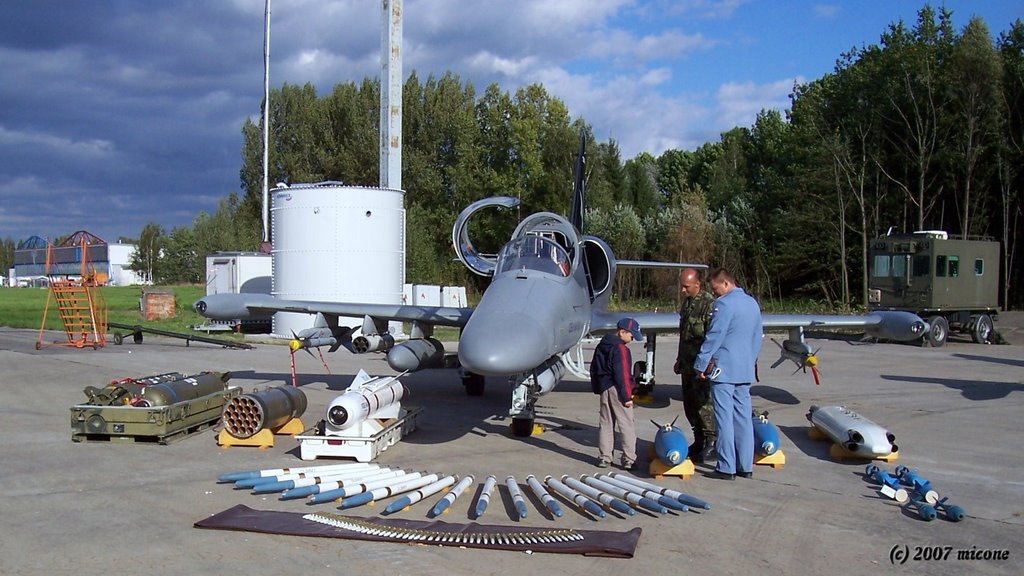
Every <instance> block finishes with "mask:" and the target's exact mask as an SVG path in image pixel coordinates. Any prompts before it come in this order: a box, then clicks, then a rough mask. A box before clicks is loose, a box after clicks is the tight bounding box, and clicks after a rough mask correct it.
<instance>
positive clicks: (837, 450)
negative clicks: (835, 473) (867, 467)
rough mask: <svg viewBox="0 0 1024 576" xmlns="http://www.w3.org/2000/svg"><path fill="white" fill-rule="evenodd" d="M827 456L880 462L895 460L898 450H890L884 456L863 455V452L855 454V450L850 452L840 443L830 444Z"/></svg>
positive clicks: (838, 458)
mask: <svg viewBox="0 0 1024 576" xmlns="http://www.w3.org/2000/svg"><path fill="white" fill-rule="evenodd" d="M828 454H829V456H831V457H832V459H833V460H839V461H843V460H881V461H882V462H895V461H896V460H897V459H899V457H900V455H899V452H890V453H889V454H886V455H884V456H865V455H864V454H857V453H856V452H850V451H849V450H847V449H846V448H843V446H842V445H840V444H832V447H831V448H829V450H828Z"/></svg>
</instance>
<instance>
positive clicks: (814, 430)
mask: <svg viewBox="0 0 1024 576" xmlns="http://www.w3.org/2000/svg"><path fill="white" fill-rule="evenodd" d="M807 436H808V437H809V438H810V439H811V440H828V441H829V442H832V439H831V438H829V437H828V435H826V434H825V433H824V432H822V431H821V430H819V429H818V427H817V426H811V427H810V428H808V429H807ZM828 454H829V456H831V457H832V459H833V460H838V461H843V460H881V461H883V462H895V461H896V460H897V459H899V457H900V455H899V452H892V453H889V454H886V455H885V456H865V455H864V454H857V453H856V452H850V451H849V450H847V449H846V448H844V447H843V446H842V444H836V443H835V442H832V446H831V447H830V448H829V450H828Z"/></svg>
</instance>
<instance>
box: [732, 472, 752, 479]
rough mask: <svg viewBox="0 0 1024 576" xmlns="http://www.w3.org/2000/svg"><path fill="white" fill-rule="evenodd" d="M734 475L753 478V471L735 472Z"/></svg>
mask: <svg viewBox="0 0 1024 576" xmlns="http://www.w3.org/2000/svg"><path fill="white" fill-rule="evenodd" d="M736 475H737V476H739V477H740V478H753V477H754V473H753V472H737V473H736Z"/></svg>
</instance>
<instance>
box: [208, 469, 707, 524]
mask: <svg viewBox="0 0 1024 576" xmlns="http://www.w3.org/2000/svg"><path fill="white" fill-rule="evenodd" d="M217 481H218V482H221V483H228V482H233V483H234V485H235V489H237V490H245V489H252V493H253V494H274V493H281V500H295V499H299V498H308V503H309V504H321V503H326V502H340V503H341V505H340V506H339V508H340V509H342V510H345V509H348V508H354V507H356V506H362V505H364V504H371V503H373V502H376V501H378V500H383V499H385V498H389V497H391V496H398V495H401V497H400V498H398V499H396V500H395V501H394V502H391V503H390V504H388V506H387V507H386V508H385V509H384V512H383V513H384V514H392V513H395V512H398V511H400V510H404V509H406V508H408V507H409V506H412V505H413V504H415V503H417V502H419V501H420V500H423V499H424V498H429V497H430V496H433V495H435V494H438V493H440V492H441V491H443V490H448V492H447V494H445V495H444V496H443V497H442V498H441V499H439V500H438V501H437V503H436V504H434V507H433V508H432V509H431V511H430V514H429V515H430V516H431V517H436V516H438V515H440V514H443V513H444V512H445V511H446V510H447V509H449V508H450V507H451V506H452V505H453V504H454V503H455V500H456V499H457V498H458V497H459V496H460V495H461V494H462V493H463V492H465V490H466V489H467V488H468V487H469V486H471V485H473V483H474V482H475V479H474V477H473V476H472V475H466V476H464V477H462V478H461V479H457V477H456V476H454V475H442V474H439V473H426V472H406V471H405V470H401V469H392V468H386V467H385V468H381V467H380V466H379V465H377V464H368V463H345V464H336V465H327V466H307V467H299V468H278V469H267V470H254V471H245V472H231V473H228V474H223V475H221V476H220V477H218V479H217ZM497 482H498V480H497V478H496V477H495V476H494V475H490V476H488V477H487V479H486V480H484V483H483V488H482V489H481V491H480V496H479V497H478V498H477V501H476V507H475V512H476V518H479V517H481V516H483V514H484V512H485V511H486V510H487V506H488V504H489V503H490V499H491V494H492V493H493V492H494V488H495V486H496V485H497ZM526 484H527V486H528V487H529V488H530V490H531V491H532V492H533V493H534V495H536V496H537V498H538V499H540V501H541V502H542V503H543V504H544V507H545V508H547V510H548V511H549V512H550V513H551V515H552V516H554V517H555V518H561V517H562V515H563V514H564V513H563V511H562V508H561V506H560V505H559V503H558V501H557V500H556V499H555V498H554V497H553V496H551V494H550V492H548V490H547V488H550V489H551V490H552V491H554V492H555V493H556V494H558V495H559V496H561V497H562V498H564V499H565V500H566V501H568V502H572V503H573V504H575V505H576V506H578V507H579V508H581V509H583V510H585V511H586V512H588V513H589V514H590V515H592V516H594V517H596V518H598V519H600V518H604V517H605V516H606V515H607V514H606V512H605V509H606V508H607V509H610V510H614V511H616V512H619V513H621V514H625V515H627V516H633V515H634V514H636V510H637V509H641V508H642V509H644V510H649V511H651V512H656V513H659V514H667V513H668V512H669V510H675V511H677V512H686V511H688V510H689V509H690V508H691V507H693V508H695V509H703V510H709V509H711V505H710V504H708V503H707V502H705V501H703V500H701V499H699V498H694V497H693V496H689V495H687V494H683V493H682V492H679V491H677V490H672V489H669V488H664V487H661V486H658V485H657V484H652V483H650V482H646V481H643V480H640V479H638V478H634V477H632V476H629V475H627V474H621V473H618V472H612V473H610V474H599V475H597V476H589V475H586V474H584V475H582V476H581V477H580V479H579V480H577V479H575V478H572V477H570V476H568V475H564V476H562V478H561V480H558V479H556V478H554V477H553V476H547V477H545V478H544V482H543V484H542V483H541V482H540V481H539V480H537V478H536V476H534V475H532V474H531V475H529V476H527V477H526ZM505 485H506V487H507V488H508V491H509V495H510V496H511V497H512V502H513V504H514V505H515V508H516V511H517V513H518V514H519V517H520V518H526V516H527V506H526V498H524V497H523V492H522V490H521V489H520V487H519V483H518V482H517V481H516V478H515V477H514V476H508V477H506V478H505ZM545 485H546V487H545Z"/></svg>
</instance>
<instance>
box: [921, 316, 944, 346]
mask: <svg viewBox="0 0 1024 576" xmlns="http://www.w3.org/2000/svg"><path fill="white" fill-rule="evenodd" d="M948 335H949V323H948V322H946V318H945V317H943V316H932V317H931V318H929V319H928V333H927V334H925V338H926V339H927V340H928V343H929V344H931V347H932V348H941V347H942V345H943V344H945V343H946V336H948Z"/></svg>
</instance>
